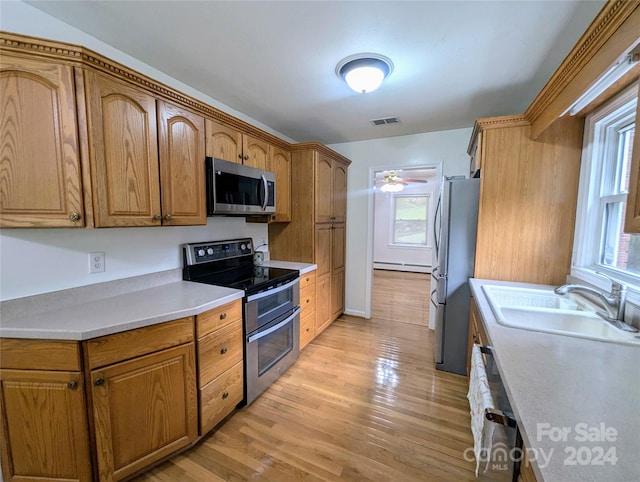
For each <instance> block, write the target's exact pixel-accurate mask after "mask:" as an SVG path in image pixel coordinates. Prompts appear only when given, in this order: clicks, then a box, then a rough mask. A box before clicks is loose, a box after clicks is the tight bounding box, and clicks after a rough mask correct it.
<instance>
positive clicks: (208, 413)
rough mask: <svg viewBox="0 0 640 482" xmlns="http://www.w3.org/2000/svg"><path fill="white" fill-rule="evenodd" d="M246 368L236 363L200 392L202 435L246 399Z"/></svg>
mask: <svg viewBox="0 0 640 482" xmlns="http://www.w3.org/2000/svg"><path fill="white" fill-rule="evenodd" d="M243 372H244V368H243V366H242V362H239V363H236V364H235V365H234V366H233V367H231V368H230V369H229V370H227V371H226V372H224V373H223V374H222V375H220V376H219V377H218V378H216V379H215V380H213V381H211V382H210V383H208V384H207V385H205V386H204V387H203V388H202V389H201V390H200V435H204V434H206V433H207V432H208V431H209V430H211V429H212V428H213V427H215V426H216V425H217V424H218V423H219V422H220V421H221V420H222V419H223V418H224V417H226V416H227V415H229V414H230V413H231V412H232V411H233V409H234V408H235V407H236V405H238V404H239V403H240V402H241V401H242V399H243V397H244V378H243Z"/></svg>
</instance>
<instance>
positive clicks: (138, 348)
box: [85, 316, 193, 369]
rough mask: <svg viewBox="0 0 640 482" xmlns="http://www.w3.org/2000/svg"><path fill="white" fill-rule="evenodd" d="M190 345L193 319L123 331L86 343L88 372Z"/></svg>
mask: <svg viewBox="0 0 640 482" xmlns="http://www.w3.org/2000/svg"><path fill="white" fill-rule="evenodd" d="M190 341H193V317H192V316H189V317H187V318H180V319H179V320H174V321H168V322H166V323H160V324H158V325H152V326H147V327H145V328H138V329H136V330H129V331H123V332H122V333H115V334H113V335H107V336H102V337H100V338H94V339H93V340H89V341H87V342H86V345H85V346H86V348H87V355H88V357H87V358H88V360H89V368H91V369H93V368H97V367H101V366H105V365H111V364H112V363H117V362H120V361H124V360H129V359H131V358H135V357H138V356H141V355H146V354H148V353H153V352H156V351H160V350H164V349H165V348H170V347H172V346H178V345H182V344H183V343H188V342H190Z"/></svg>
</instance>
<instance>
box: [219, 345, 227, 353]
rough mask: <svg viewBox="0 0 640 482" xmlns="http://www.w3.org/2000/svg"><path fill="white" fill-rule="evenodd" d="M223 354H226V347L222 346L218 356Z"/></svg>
mask: <svg viewBox="0 0 640 482" xmlns="http://www.w3.org/2000/svg"><path fill="white" fill-rule="evenodd" d="M225 353H227V347H226V346H223V347H222V349H221V350H220V354H221V355H224V354H225Z"/></svg>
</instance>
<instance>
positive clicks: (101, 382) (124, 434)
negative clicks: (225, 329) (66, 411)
mask: <svg viewBox="0 0 640 482" xmlns="http://www.w3.org/2000/svg"><path fill="white" fill-rule="evenodd" d="M91 383H92V391H93V415H94V425H95V432H96V446H97V454H98V461H97V462H98V472H99V477H100V480H101V481H115V480H120V479H123V478H125V477H127V476H129V475H131V474H132V473H134V472H136V471H137V470H140V469H142V468H144V467H146V466H148V465H149V464H151V463H153V462H154V461H156V460H159V459H161V458H163V457H165V456H167V455H169V454H171V453H173V452H175V451H176V450H178V449H180V448H181V447H184V446H186V445H188V444H189V443H191V442H192V441H193V440H195V438H196V437H197V430H198V427H197V424H198V414H197V391H196V380H195V358H194V346H193V343H188V344H185V345H180V346H177V347H175V348H169V349H167V350H163V351H160V352H157V353H153V354H151V355H145V356H142V357H138V358H134V359H132V360H129V361H126V362H122V363H117V364H115V365H110V366H108V367H105V368H103V369H99V370H94V371H92V372H91Z"/></svg>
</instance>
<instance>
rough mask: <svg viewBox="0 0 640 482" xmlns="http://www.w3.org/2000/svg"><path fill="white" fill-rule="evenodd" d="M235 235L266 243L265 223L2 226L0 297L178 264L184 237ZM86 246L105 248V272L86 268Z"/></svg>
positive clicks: (232, 219)
mask: <svg viewBox="0 0 640 482" xmlns="http://www.w3.org/2000/svg"><path fill="white" fill-rule="evenodd" d="M238 237H250V238H253V241H254V244H255V245H256V246H258V245H260V244H263V243H266V242H267V239H268V232H267V224H261V223H247V222H245V220H244V218H235V217H213V218H208V223H207V225H206V226H185V227H149V228H107V229H3V230H2V232H0V259H1V260H2V262H1V263H0V300H10V299H15V298H22V297H24V296H31V295H36V294H41V293H48V292H51V291H58V290H63V289H68V288H75V287H79V286H86V285H90V284H95V283H102V282H104V281H112V280H117V279H123V278H129V277H132V276H138V275H142V274H148V273H156V272H159V271H166V270H171V269H175V268H182V254H181V250H180V245H181V244H182V243H188V242H197V241H211V240H221V239H231V238H238ZM263 249H264V248H263ZM90 252H104V253H105V268H106V269H105V272H104V273H95V274H89V253H90Z"/></svg>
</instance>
